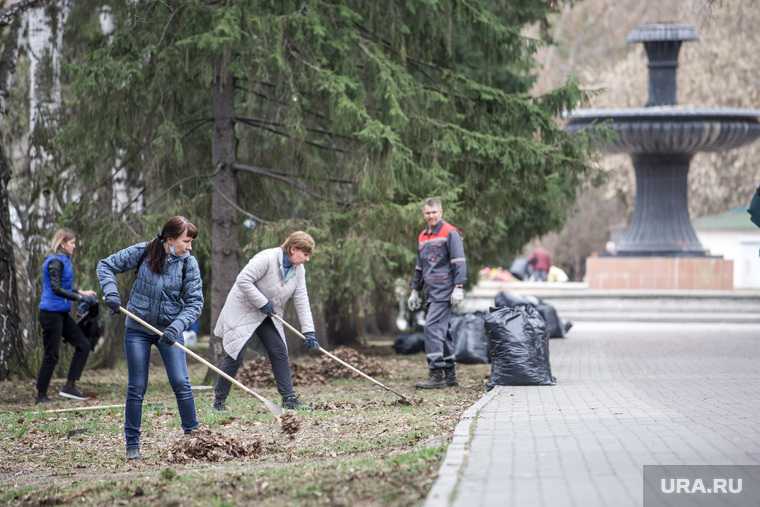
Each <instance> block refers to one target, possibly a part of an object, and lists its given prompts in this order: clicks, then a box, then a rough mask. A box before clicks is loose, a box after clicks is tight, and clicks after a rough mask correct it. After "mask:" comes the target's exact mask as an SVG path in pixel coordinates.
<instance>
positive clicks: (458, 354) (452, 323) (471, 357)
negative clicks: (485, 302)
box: [449, 312, 488, 364]
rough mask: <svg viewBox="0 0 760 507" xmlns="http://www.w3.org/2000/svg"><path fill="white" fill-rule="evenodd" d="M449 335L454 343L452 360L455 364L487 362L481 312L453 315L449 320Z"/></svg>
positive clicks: (486, 341) (486, 346)
mask: <svg viewBox="0 0 760 507" xmlns="http://www.w3.org/2000/svg"><path fill="white" fill-rule="evenodd" d="M449 333H450V334H451V337H452V338H453V341H454V359H455V360H456V362H457V363H464V364H478V363H487V362H488V340H487V339H486V329H485V316H484V313H483V312H474V313H465V314H461V315H453V316H452V317H451V319H450V320H449Z"/></svg>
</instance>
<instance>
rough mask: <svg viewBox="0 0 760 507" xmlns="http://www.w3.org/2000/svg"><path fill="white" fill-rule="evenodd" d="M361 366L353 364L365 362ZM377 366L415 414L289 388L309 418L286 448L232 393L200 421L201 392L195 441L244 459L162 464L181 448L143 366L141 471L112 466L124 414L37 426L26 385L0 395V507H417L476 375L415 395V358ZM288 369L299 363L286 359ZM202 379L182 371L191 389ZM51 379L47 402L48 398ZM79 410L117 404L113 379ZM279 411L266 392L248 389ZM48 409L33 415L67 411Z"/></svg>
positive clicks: (360, 394)
mask: <svg viewBox="0 0 760 507" xmlns="http://www.w3.org/2000/svg"><path fill="white" fill-rule="evenodd" d="M365 352H366V351H365ZM382 354H383V355H382V357H379V358H378V359H380V360H381V361H382V362H383V366H384V367H385V368H386V369H387V370H388V372H389V373H388V375H386V376H383V377H380V378H379V380H380V381H381V382H383V383H385V384H387V385H389V386H390V387H392V388H394V389H396V390H400V391H401V392H403V393H405V394H407V395H409V396H414V397H415V398H417V399H420V400H421V403H419V404H418V405H415V406H411V407H409V406H402V405H397V404H395V403H394V400H395V399H396V398H395V396H393V395H392V394H390V393H388V392H386V391H384V390H382V389H380V388H379V387H377V386H375V385H374V384H372V383H370V382H368V381H366V380H348V379H335V380H331V381H329V382H328V383H327V384H325V385H311V386H296V390H297V392H298V393H299V394H300V396H301V398H302V400H303V401H305V402H308V403H312V404H314V405H315V406H316V407H317V409H316V410H313V411H299V412H298V415H299V418H300V419H301V431H300V432H299V433H297V434H296V435H295V438H294V439H292V440H291V439H289V438H288V437H287V436H285V435H284V434H282V433H281V432H280V428H279V425H278V424H277V423H276V422H275V421H274V420H273V418H272V417H271V415H269V413H268V412H267V411H266V410H265V409H264V408H263V407H262V406H261V405H260V403H259V402H258V401H257V400H256V399H255V398H253V397H252V396H250V395H248V394H246V393H244V392H242V391H240V390H239V389H237V388H235V387H233V390H232V394H231V395H230V399H229V400H228V410H227V411H226V412H223V413H218V412H215V411H213V410H212V409H211V403H212V399H213V394H212V393H211V391H197V392H196V398H195V399H196V405H197V409H198V418H199V420H200V422H201V424H202V425H203V426H205V427H206V428H208V429H210V430H212V431H215V432H219V433H223V434H224V435H225V436H230V437H234V438H235V439H237V440H239V441H240V442H249V441H252V440H256V439H257V440H259V441H261V443H262V452H261V453H260V454H259V455H258V456H256V457H250V458H240V459H232V460H227V461H221V462H215V463H210V462H198V461H196V462H191V463H186V464H181V465H177V464H172V463H170V462H169V461H168V459H167V457H168V452H167V451H168V449H169V447H170V446H171V445H172V443H174V442H176V441H177V440H180V439H183V438H186V437H184V436H183V435H182V431H181V429H180V427H179V415H178V413H177V408H176V404H175V401H174V396H173V394H172V392H171V388H170V387H169V385H168V382H167V380H166V375H165V373H164V370H163V367H162V366H160V365H155V364H154V365H152V366H151V374H152V375H151V378H150V386H149V387H148V392H147V394H146V403H147V402H156V404H155V405H146V406H144V408H143V427H142V431H143V434H142V454H143V458H144V459H143V460H141V461H139V462H137V463H134V464H133V463H129V464H128V463H126V462H125V459H124V437H123V429H122V425H123V414H122V411H123V409H121V408H116V409H107V410H96V411H84V412H67V413H58V414H50V413H47V414H46V413H42V412H41V411H39V410H37V409H36V408H35V407H34V405H33V394H34V387H33V385H34V382H33V381H30V380H27V381H15V382H4V383H0V393H2V395H0V455H1V456H3V458H2V460H1V461H0V504H19V505H41V504H42V505H59V504H73V503H76V504H85V505H104V504H111V505H113V504H116V505H126V504H130V505H132V504H134V505H162V506H165V505H178V506H179V505H183V506H184V505H219V506H222V505H248V504H256V505H264V506H266V505H347V506H348V505H351V506H353V505H416V504H419V503H420V501H421V500H422V499H424V497H425V495H426V494H427V492H428V491H429V489H430V487H431V485H432V482H433V480H434V478H435V474H436V472H437V469H438V466H439V464H440V461H441V459H442V458H443V455H444V453H445V450H446V446H447V445H448V442H449V438H450V435H451V432H452V431H453V429H454V426H455V425H456V423H457V421H458V419H459V416H460V415H461V413H462V412H463V411H464V410H465V409H466V408H467V407H468V406H469V405H471V404H472V403H473V402H474V401H475V400H477V399H478V398H479V397H480V396H481V395H482V394H483V392H484V389H483V386H484V378H485V375H486V374H487V373H488V371H489V370H488V365H474V366H467V365H460V366H459V367H458V373H459V377H460V379H459V380H460V387H457V388H452V389H446V390H439V391H428V392H422V391H420V392H416V393H415V392H414V389H413V384H414V382H415V381H416V380H419V379H420V378H423V376H425V375H426V369H425V364H424V362H425V359H424V355H422V354H419V355H415V356H396V355H388V354H386V353H385V352H383V353H382ZM296 362H299V360H298V359H297V360H296ZM204 373H205V368H204V367H202V366H199V365H196V364H192V365H191V380H192V381H193V383H194V385H195V383H200V381H201V379H202V378H203V376H204ZM61 383H62V380H61V379H55V380H54V382H53V385H52V386H51V389H50V393H51V394H52V393H57V390H58V388H59V387H60V384H61ZM81 387H82V388H83V390H85V391H89V392H93V393H95V394H96V395H97V400H94V401H92V402H87V403H88V404H117V403H123V402H124V398H123V397H124V391H125V387H126V369H125V368H119V369H115V370H100V371H90V370H85V373H84V378H83V379H82V382H81ZM256 390H257V391H258V392H260V393H261V394H262V395H264V396H266V397H268V398H270V399H272V400H273V401H276V402H279V396H278V395H277V392H276V391H275V390H274V389H273V388H257V389H256ZM55 398H56V399H59V400H61V401H56V402H55V403H52V404H48V405H45V406H44V409H45V410H48V409H56V408H67V407H72V406H76V405H75V404H76V403H77V402H72V401H64V400H62V399H61V398H58V397H57V396H56V397H55Z"/></svg>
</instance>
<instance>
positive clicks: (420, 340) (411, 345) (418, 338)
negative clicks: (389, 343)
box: [393, 333, 425, 354]
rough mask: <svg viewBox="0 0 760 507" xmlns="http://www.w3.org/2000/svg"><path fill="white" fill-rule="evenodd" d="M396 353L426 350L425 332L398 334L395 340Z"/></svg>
mask: <svg viewBox="0 0 760 507" xmlns="http://www.w3.org/2000/svg"><path fill="white" fill-rule="evenodd" d="M393 350H395V351H396V354H416V353H417V352H422V351H424V350H425V333H406V334H400V335H398V338H396V340H395V341H394V342H393Z"/></svg>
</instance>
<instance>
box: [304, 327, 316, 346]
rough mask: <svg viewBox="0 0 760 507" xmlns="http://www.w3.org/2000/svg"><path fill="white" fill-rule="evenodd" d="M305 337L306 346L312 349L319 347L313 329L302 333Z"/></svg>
mask: <svg viewBox="0 0 760 507" xmlns="http://www.w3.org/2000/svg"><path fill="white" fill-rule="evenodd" d="M303 335H304V336H305V337H306V341H304V343H305V344H306V348H307V349H309V350H314V349H318V348H319V342H318V341H317V334H316V333H315V332H314V331H309V332H308V333H304V334H303Z"/></svg>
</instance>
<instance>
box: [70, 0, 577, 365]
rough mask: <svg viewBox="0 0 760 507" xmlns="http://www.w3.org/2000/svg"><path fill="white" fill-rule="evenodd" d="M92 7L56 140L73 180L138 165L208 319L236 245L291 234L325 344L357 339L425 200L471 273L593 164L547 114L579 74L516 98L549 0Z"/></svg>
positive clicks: (555, 218) (554, 112) (540, 229)
mask: <svg viewBox="0 0 760 507" xmlns="http://www.w3.org/2000/svg"><path fill="white" fill-rule="evenodd" d="M100 4H101V2H96V1H84V0H83V1H79V2H76V3H75V5H74V8H73V10H72V13H71V14H70V17H69V23H70V24H71V25H72V26H76V27H77V29H76V30H70V31H69V32H68V33H69V34H70V35H69V39H68V41H67V45H66V47H67V48H69V49H68V54H67V61H68V62H69V63H68V65H67V67H66V69H67V74H66V79H67V80H68V88H67V91H68V94H67V96H66V112H65V114H66V119H65V121H63V122H62V124H63V125H65V127H64V128H63V129H62V130H61V132H60V133H59V137H58V140H59V143H60V144H59V146H60V153H62V154H63V155H64V156H65V157H66V162H67V164H68V165H69V166H70V167H72V168H75V170H76V171H78V173H79V174H80V177H81V178H82V179H83V181H100V180H102V175H103V173H104V171H107V170H110V168H112V167H114V166H115V165H116V164H119V163H121V164H127V165H129V167H130V170H131V171H135V172H139V173H140V175H141V179H142V181H144V182H145V183H144V184H145V189H144V196H145V200H146V203H147V209H146V210H145V213H146V218H144V220H143V221H144V222H145V223H150V224H155V223H158V221H159V217H162V216H165V215H166V214H168V213H170V212H174V211H177V210H179V211H182V212H184V213H186V214H188V215H192V216H193V218H195V219H196V221H198V222H199V223H200V225H201V226H202V235H204V234H205V235H206V236H205V238H203V237H202V239H201V241H200V243H199V246H200V250H201V252H199V258H200V260H201V262H202V266H203V269H204V274H205V281H206V285H209V280H210V292H209V293H208V294H209V295H210V301H209V303H210V305H207V307H208V306H210V307H211V308H212V312H211V315H210V321H211V323H212V324H213V322H214V321H215V318H216V315H217V314H218V311H219V310H220V308H221V305H222V304H223V303H224V298H225V296H226V293H227V291H228V290H229V287H230V285H231V284H232V282H233V281H234V278H235V275H236V274H237V271H238V270H239V269H240V267H241V266H240V258H239V255H238V249H239V245H241V244H246V249H245V253H246V254H250V253H253V252H255V251H257V250H258V249H260V248H263V247H269V246H274V245H276V244H279V243H280V242H281V241H282V239H283V237H284V236H285V235H286V234H287V232H290V231H292V230H294V229H295V228H303V229H305V230H307V231H309V232H311V233H312V234H313V235H314V236H315V238H316V240H317V250H316V253H315V255H314V259H313V261H312V263H311V264H310V266H309V289H310V293H311V296H312V300H313V303H314V304H315V305H317V306H318V307H320V308H321V309H322V310H323V314H324V316H325V320H326V321H327V327H328V330H329V334H330V336H331V337H332V338H337V339H338V340H339V341H340V340H346V339H350V338H354V337H355V336H356V334H357V333H360V332H361V329H360V327H361V325H358V324H361V319H363V318H367V317H371V316H372V314H373V310H372V309H370V308H368V304H369V303H368V302H369V301H376V300H377V296H378V294H380V295H381V297H380V300H382V301H384V303H385V304H387V303H388V301H389V300H391V299H392V297H393V296H392V292H393V282H394V280H395V279H396V278H397V277H400V276H401V277H405V278H408V276H409V275H410V274H411V270H412V268H413V262H414V255H415V238H416V234H417V232H418V231H419V229H420V228H421V226H422V224H421V216H420V211H419V206H420V202H421V200H422V199H423V198H425V197H428V196H431V195H436V196H439V197H441V198H442V199H443V200H444V203H445V209H446V218H447V219H449V220H450V221H451V222H453V223H455V224H456V225H457V226H459V227H460V228H461V229H462V230H463V231H464V237H465V245H466V249H467V255H468V261H469V263H470V268H471V272H472V274H471V278H474V277H475V275H474V272H475V270H476V269H477V267H478V266H480V265H483V264H484V263H493V262H499V261H502V262H503V261H504V260H506V258H507V257H508V256H509V255H510V254H511V253H512V252H514V251H515V250H516V249H517V248H518V247H519V246H521V245H522V244H523V243H524V242H525V241H526V240H528V239H529V238H530V237H532V236H535V235H537V234H542V233H545V232H547V231H549V230H551V229H554V228H557V227H558V226H559V225H561V223H562V220H563V219H564V216H565V212H566V210H567V208H568V207H569V206H570V204H571V203H572V202H573V199H574V196H575V190H576V187H577V186H578V183H579V181H580V180H581V178H582V177H583V175H584V173H585V172H586V171H587V170H588V169H589V161H588V158H587V151H586V145H585V143H584V142H583V140H582V139H578V138H575V139H573V138H570V137H569V136H568V135H567V134H565V133H564V132H563V131H562V129H561V126H560V124H559V123H558V121H557V118H558V115H559V114H560V113H561V112H562V111H563V110H565V109H568V108H571V107H573V106H574V105H575V104H576V103H577V101H578V100H580V98H581V95H580V93H579V91H578V90H577V88H576V87H575V86H574V85H573V84H572V83H569V84H568V85H566V86H564V87H562V88H560V89H557V90H555V91H554V92H552V93H550V94H548V95H545V96H540V97H533V96H530V94H529V93H528V91H529V88H530V85H531V83H532V75H531V72H532V69H533V67H534V61H533V54H534V51H535V50H536V48H537V47H538V46H539V45H540V44H542V43H543V41H542V40H540V39H533V38H530V37H526V36H525V35H523V32H524V29H525V28H526V27H527V26H530V25H541V24H545V23H546V22H547V16H548V15H549V14H550V12H551V10H552V9H554V8H556V5H555V4H556V2H550V1H542V0H521V1H519V2H505V1H501V2H497V1H493V0H468V1H461V0H408V1H406V0H405V1H388V2H366V1H360V0H355V1H326V0H325V1H317V0H306V1H303V0H302V1H289V0H272V1H264V0H239V1H209V0H207V1H200V0H183V1H171V0H170V1H164V2H128V1H121V2H109V3H108V4H109V6H110V7H111V10H112V13H113V16H114V19H115V24H116V26H115V31H114V33H113V34H112V35H111V36H110V37H106V36H104V35H103V34H102V33H101V32H100V31H99V30H97V29H96V19H95V18H96V16H97V12H98V6H99V5H100ZM136 181H137V180H136ZM87 204H88V203H86V202H85V201H82V202H79V205H78V206H75V209H73V210H71V211H70V216H71V217H72V220H77V221H79V223H81V224H84V225H85V226H87V227H89V228H90V229H93V230H94V229H96V228H109V227H110V228H111V229H113V228H114V227H118V225H117V224H115V223H113V221H114V219H115V218H119V219H121V218H124V217H123V216H119V217H111V216H104V215H103V214H99V215H98V216H93V215H92V213H93V211H92V210H91V209H90V208H91V207H90V206H88V205H87ZM243 220H246V223H247V224H249V226H250V227H253V226H255V228H254V229H253V232H252V233H247V231H246V230H245V229H243V228H242V227H240V225H241V222H243ZM203 227H205V229H204V228H203ZM138 232H139V231H138ZM149 232H150V233H152V232H153V231H152V230H149V231H146V232H145V233H144V235H145V237H147V236H148V235H149V234H148V233H149ZM136 236H139V234H137V235H136ZM101 237H107V236H103V235H101ZM209 237H210V238H211V241H209V240H208V238H209ZM137 239H138V238H137V237H130V238H127V237H123V235H122V242H117V243H115V244H110V245H106V244H99V245H98V246H97V247H96V248H93V255H94V256H96V255H101V254H106V253H108V252H109V251H112V250H116V249H117V248H121V247H123V246H126V244H127V243H128V242H130V241H134V240H137ZM216 350H217V352H218V350H219V349H218V348H217V349H216Z"/></svg>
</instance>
